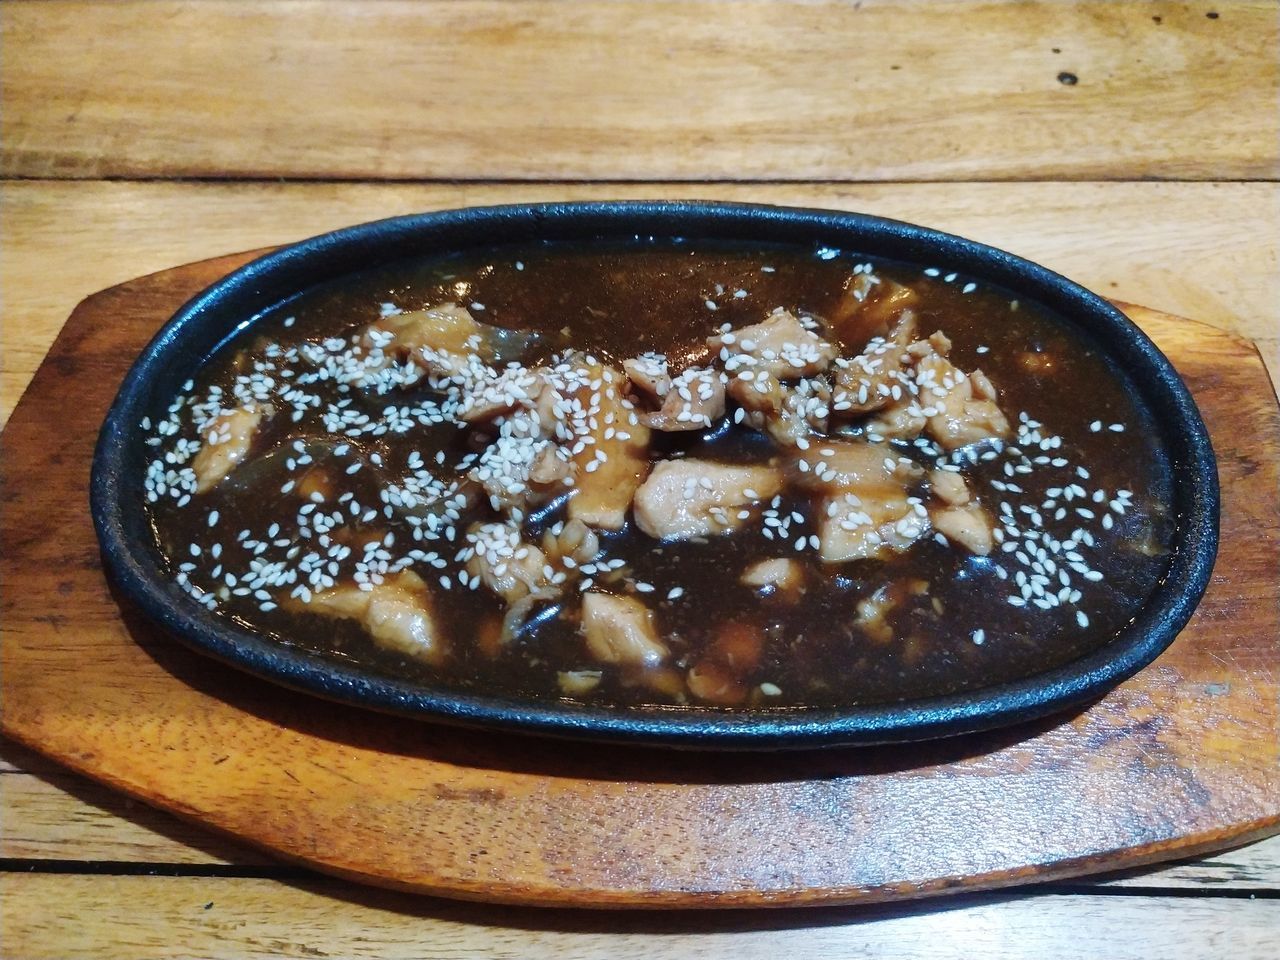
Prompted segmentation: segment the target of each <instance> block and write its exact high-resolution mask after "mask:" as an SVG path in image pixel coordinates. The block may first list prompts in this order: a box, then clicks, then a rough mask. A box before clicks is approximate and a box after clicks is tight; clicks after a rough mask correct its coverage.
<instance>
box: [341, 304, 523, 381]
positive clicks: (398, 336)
mask: <svg viewBox="0 0 1280 960" xmlns="http://www.w3.org/2000/svg"><path fill="white" fill-rule="evenodd" d="M537 337H538V335H537V334H536V333H534V332H533V331H529V330H506V329H503V328H502V327H495V326H492V325H490V324H487V323H479V322H477V321H476V320H475V318H473V317H472V316H471V314H470V313H469V312H468V311H467V310H465V309H464V308H462V307H460V306H459V305H458V304H456V303H440V304H437V305H436V306H434V307H428V308H427V309H426V310H415V311H412V312H410V313H397V314H392V315H390V316H386V317H383V318H381V319H380V320H376V321H374V322H373V323H371V324H369V326H368V327H366V328H365V333H364V337H363V343H364V346H365V348H366V349H367V350H369V351H371V352H372V351H374V350H381V351H382V352H383V353H385V354H387V355H388V356H390V357H393V358H395V359H399V360H407V359H409V358H413V359H415V360H418V361H421V362H422V363H423V364H424V365H425V366H426V368H427V370H428V371H430V372H431V373H432V374H435V375H437V376H441V377H456V376H460V375H463V374H467V375H469V376H479V375H481V374H482V373H483V372H484V371H482V370H478V369H477V367H476V366H475V363H476V361H479V362H480V364H481V366H483V364H492V363H499V362H506V361H507V360H512V359H516V358H517V357H519V356H520V355H522V354H524V353H525V351H527V350H528V348H529V346H530V345H531V344H532V343H533V342H534V341H535V340H536V339H537Z"/></svg>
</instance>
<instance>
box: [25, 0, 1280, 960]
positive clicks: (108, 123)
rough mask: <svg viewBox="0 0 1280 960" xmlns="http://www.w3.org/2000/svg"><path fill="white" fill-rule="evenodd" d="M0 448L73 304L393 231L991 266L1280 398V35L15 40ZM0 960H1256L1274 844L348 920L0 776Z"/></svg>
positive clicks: (420, 18) (640, 15)
mask: <svg viewBox="0 0 1280 960" xmlns="http://www.w3.org/2000/svg"><path fill="white" fill-rule="evenodd" d="M0 18H2V19H3V30H4V34H3V49H4V60H3V97H4V102H3V113H2V116H0V122H2V124H3V131H2V132H3V143H2V152H0V175H3V176H4V178H5V181H4V184H3V190H2V192H0V206H2V210H0V230H2V231H3V234H2V236H3V246H4V251H3V258H2V259H0V280H2V283H3V297H4V300H3V318H4V326H3V355H2V357H0V371H2V373H3V377H4V380H3V387H2V390H0V417H5V418H7V416H8V413H9V412H10V411H11V410H12V408H13V405H14V404H15V403H16V401H17V399H18V397H19V396H20V394H21V392H22V390H23V388H24V386H25V385H26V383H27V382H28V380H29V379H30V377H31V375H32V373H33V371H34V369H35V367H36V366H37V365H38V364H39V361H40V359H41V357H42V356H43V354H44V352H45V350H46V349H47V348H48V346H49V344H50V343H51V342H52V340H53V338H54V336H55V335H56V333H57V331H58V329H59V326H60V325H61V323H62V322H63V320H65V318H66V316H67V314H68V313H69V311H70V310H71V308H72V307H73V306H74V305H75V303H76V302H77V301H78V300H79V299H81V298H82V297H84V296H85V295H87V294H89V293H91V292H93V291H95V290H97V289H100V288H102V287H105V286H109V285H111V284H113V283H117V282H120V281H122V280H125V279H128V278H130V277H133V276H137V275H140V274H143V273H147V272H150V271H154V270H158V269H162V268H164V267H168V266H173V265H175V264H179V263H182V262H185V261H190V260H196V259H203V258H206V257H210V256H213V255H216V254H220V253H226V252H230V251H234V250H240V249H249V248H254V247H261V246H265V245H268V244H273V243H279V242H284V241H289V240H293V239H298V238H301V237H304V236H307V235H310V234H313V233H317V232H320V231H323V230H327V229H330V228H333V227H337V226H340V225H344V224H348V223H353V222H357V221H361V220H368V219H372V218H376V217H382V216H388V215H393V214H398V213H405V212H410V211H418V210H426V209H433V208H442V207H453V206H462V205H467V204H475V203H489V202H501V201H508V200H539V199H588V198H597V199H599V198H612V197H700V198H722V199H733V200H750V201H762V202H775V203H795V204H807V205H814V206H828V207H840V208H847V209H856V210H863V211H867V212H871V213H878V214H885V215H889V216H894V217H899V218H903V219H908V220H917V221H921V222H925V223H928V224H930V225H934V226H938V227H941V228H943V229H947V230H952V231H955V232H957V233H961V234H964V235H968V236H971V237H974V238H975V239H979V240H983V241H986V242H989V243H993V244H995V245H997V246H1002V247H1006V248H1009V249H1011V250H1014V251H1016V252H1018V253H1021V254H1023V255H1026V256H1028V257H1030V258H1032V259H1035V260H1038V261H1040V262H1042V263H1045V264H1046V265H1048V266H1050V267H1053V268H1055V269H1058V270H1060V271H1062V272H1064V273H1066V274H1067V275H1069V276H1071V277H1073V278H1074V279H1077V280H1079V281H1081V282H1083V283H1084V284H1086V285H1087V286H1090V287H1092V288H1094V289H1095V290H1098V291H1099V292H1101V293H1103V294H1105V295H1108V296H1113V297H1116V298H1119V299H1124V300H1128V301H1134V302H1139V303H1145V304H1148V305H1150V306H1153V307H1157V308H1159V309H1163V310H1167V311H1169V312H1171V313H1176V314H1181V315H1184V316H1189V317H1194V318H1196V319H1199V320H1203V321H1207V322H1209V323H1212V324H1215V325H1217V326H1220V327H1222V328H1225V329H1228V330H1231V331H1234V332H1237V333H1240V334H1242V335H1245V336H1248V337H1251V338H1253V339H1255V340H1256V341H1258V343H1259V344H1260V346H1261V348H1262V351H1263V355H1264V357H1265V358H1266V360H1267V363H1268V365H1269V367H1270V369H1271V371H1272V374H1273V376H1275V375H1276V374H1277V372H1280V266H1278V264H1277V251H1278V250H1280V242H1278V240H1280V238H1278V233H1280V231H1278V229H1277V226H1276V225H1277V223H1280V191H1277V189H1276V178H1277V173H1278V172H1280V113H1278V112H1277V109H1276V102H1277V100H1276V98H1277V93H1278V92H1280V82H1278V71H1277V62H1276V53H1275V52H1276V49H1277V41H1278V39H1280V30H1278V29H1277V8H1276V5H1275V4H1274V3H1234V2H1231V3H1226V2H1224V3H1209V4H1200V5H1191V6H1188V5H1182V4H1168V3H1160V2H1140V3H1138V2H1134V3H1129V2H1120V3H1110V4H1098V3H1078V4H1070V3H1062V2H1055V3H1000V2H993V3H986V4H982V5H965V4H960V3H948V2H940V0H913V2H908V3H897V4H890V3H873V2H865V3H826V2H814V3H783V2H760V3H738V4H723V3H701V2H683V3H679V4H646V3H632V2H618V3H590V2H580V3H552V2H540V3H504V2H489V3H478V2H470V0H463V2H453V3H430V2H428V3H379V4H359V3H357V2H351V0H348V2H343V0H332V2H308V3H260V4H254V5H237V4H222V3H200V4H182V3H167V2H166V3H114V4H111V3H62V2H41V3H23V2H16V3H8V4H5V5H4V6H3V8H0ZM0 791H3V792H2V795H0V817H2V818H3V819H2V820H0V857H3V858H4V860H3V868H4V873H3V874H2V877H3V880H2V881H0V882H3V906H2V908H0V909H2V910H3V918H2V919H3V926H2V928H0V955H3V956H5V957H23V958H25V957H71V956H86V957H89V956H91V957H157V956H199V957H206V956H227V957H247V956H275V955H283V956H362V957H363V956H367V957H412V956H432V957H437V956H477V957H482V956H513V957H550V956H554V955H562V954H569V955H575V956H602V957H605V956H607V957H627V956H655V955H687V954H690V953H693V952H694V951H698V952H700V953H705V954H707V955H718V954H729V953H732V954H733V955H735V956H748V957H749V956H774V955H777V954H779V953H781V952H783V951H786V952H787V953H790V954H792V955H796V956H813V957H818V956H822V957H826V956H852V955H859V956H861V955H866V956H882V955H884V956H888V955H911V956H920V957H971V956H985V955H990V954H994V953H996V952H999V953H1001V954H1003V955H1006V956H1011V957H1022V956H1027V957H1033V956H1034V957H1043V958H1052V957H1072V958H1075V957H1082V956H1098V957H1148V956H1188V957H1192V956H1206V957H1207V956H1223V955H1231V956H1233V957H1234V958H1236V960H1244V958H1247V957H1270V956H1274V951H1275V943H1276V941H1277V940H1278V939H1280V840H1278V839H1273V840H1271V841H1264V842H1262V843H1258V844H1254V845H1252V846H1249V847H1245V848H1241V849H1238V850H1234V851H1230V852H1227V853H1224V854H1220V855H1218V856H1215V857H1211V858H1208V859H1205V860H1200V861H1196V862H1190V863H1179V864H1173V865H1169V866H1166V867H1163V868H1160V869H1152V870H1148V871H1144V872H1142V873H1139V874H1134V875H1129V876H1122V877H1115V876H1111V877H1102V878H1097V879H1094V880H1089V881H1076V882H1073V883H1071V884H1058V885H1051V886H1042V887H1037V888H1026V889H1019V890H1015V891H1011V892H1004V893H1000V894H991V895H975V896H967V897H965V898H962V899H949V900H943V901H934V902H930V903H921V904H904V905H898V906H883V907H874V908H861V909H851V908H841V909H835V908H831V909H825V908H824V909H816V910H804V911H774V912H761V911H757V912H752V913H742V912H728V913H716V914H673V913H647V914H618V913H566V912H560V911H555V912H553V911H538V910H533V909H514V908H504V907H491V906H482V905H474V904H460V903H449V902H444V901H438V900H430V899H425V898H416V897H412V896H408V895H402V894H394V893H387V892H380V891H376V890H370V889H362V888H355V887H353V886H351V885H350V884H348V883H344V882H342V881H339V880H334V879H328V878H323V877H319V876H316V875H313V874H310V873H308V872H306V871H303V870H301V869H298V868H292V867H286V866H282V865H279V864H276V863H273V862H271V861H270V860H269V859H267V858H265V857H264V856H262V855H261V854H259V853H257V852H255V851H252V850H249V849H247V848H245V847H243V846H241V845H239V844H237V843H235V842H233V841H230V840H227V839H224V838H220V837H217V836H214V835H211V834H209V833H207V832H205V831H203V830H201V829H200V828H198V827H195V826H190V825H187V824H185V823H183V822H181V821H179V820H177V819H174V818H173V817H171V816H169V815H168V814H162V813H160V812H157V811H153V810H151V809H149V808H146V807H143V806H140V805H137V804H135V803H133V802H132V801H129V800H127V799H124V798H122V797H120V796H118V795H116V794H114V793H112V792H111V791H109V790H107V789H105V788H103V787H100V786H98V785H96V784H93V783H91V782H89V781H86V780H83V779H81V778H79V777H77V776H75V775H72V774H70V773H67V772H64V771H63V770H61V769H60V768H58V767H56V766H55V765H53V764H51V763H50V762H48V761H46V760H43V759H42V758H41V757H40V756H38V755H37V754H34V753H31V752H29V751H27V750H24V749H21V748H18V747H16V746H13V745H0Z"/></svg>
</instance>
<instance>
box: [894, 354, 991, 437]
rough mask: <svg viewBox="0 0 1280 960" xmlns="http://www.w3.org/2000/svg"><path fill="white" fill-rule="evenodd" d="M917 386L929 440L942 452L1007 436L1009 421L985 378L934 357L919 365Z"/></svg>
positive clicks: (938, 356) (935, 355)
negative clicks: (925, 418) (939, 447)
mask: <svg viewBox="0 0 1280 960" xmlns="http://www.w3.org/2000/svg"><path fill="white" fill-rule="evenodd" d="M917 382H918V383H919V384H920V385H921V387H922V390H921V397H920V403H921V404H922V405H926V404H928V405H931V406H925V412H926V413H930V412H931V411H932V414H931V415H930V416H929V417H928V422H927V424H926V429H927V430H928V433H929V436H931V437H932V438H933V439H934V440H936V441H937V442H938V444H939V445H940V446H941V447H942V448H943V449H944V450H958V449H959V448H960V447H967V446H968V445H969V444H971V443H980V442H981V441H983V440H991V439H997V438H998V439H1004V438H1006V437H1008V436H1009V435H1010V433H1011V431H1010V428H1009V421H1008V419H1007V418H1006V417H1005V415H1004V412H1003V411H1002V410H1001V409H1000V407H999V406H998V405H997V404H996V389H995V387H994V385H992V383H991V381H990V380H989V379H987V376H986V374H984V373H983V372H982V371H981V370H975V371H973V373H971V374H965V373H964V371H962V370H960V369H959V368H958V367H956V366H955V365H953V364H952V363H951V361H949V360H947V359H946V358H945V357H943V356H941V355H939V354H937V353H934V354H931V355H930V356H927V357H925V358H924V359H922V360H921V361H920V364H919V366H918V373H917Z"/></svg>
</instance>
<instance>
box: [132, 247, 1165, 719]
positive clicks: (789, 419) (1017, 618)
mask: <svg viewBox="0 0 1280 960" xmlns="http://www.w3.org/2000/svg"><path fill="white" fill-rule="evenodd" d="M142 426H143V428H144V429H145V430H146V432H147V434H148V439H147V441H146V442H147V443H148V444H149V445H150V447H151V450H150V452H149V455H148V456H149V463H150V468H149V471H148V473H147V477H146V496H147V501H148V503H147V508H148V509H149V511H150V513H151V518H152V522H153V526H154V529H155V532H156V538H157V542H158V545H159V547H160V549H161V550H162V551H163V552H164V554H165V555H166V557H167V558H168V562H169V566H170V568H171V571H172V574H173V576H174V578H175V579H176V581H177V582H178V583H179V584H180V585H181V586H182V587H183V588H184V589H185V590H186V591H187V592H188V593H189V594H190V595H191V596H192V597H194V598H195V599H196V600H198V601H199V602H201V603H203V604H204V605H205V606H207V607H208V608H209V609H210V610H213V611H216V612H218V613H219V614H221V615H224V616H226V617H230V618H233V619H234V620H236V621H237V622H240V623H242V624H246V625H249V626H251V627H253V628H254V629H256V630H258V631H260V632H262V633H263V634H266V635H268V636H271V637H274V638H276V639H278V641H279V642H280V643H283V644H291V645H295V646H300V647H303V648H306V649H308V650H311V651H314V652H315V653H317V654H318V655H320V656H324V657H330V658H336V659H341V660H347V661H354V662H358V663H360V664H363V665H365V666H366V667H368V668H369V669H372V670H375V671H377V672H379V673H382V674H385V675H388V676H394V677H401V678H407V679H411V680H414V681H421V682H423V683H424V684H429V685H431V686H433V687H445V688H451V689H459V690H468V691H485V692H499V693H505V694H517V695H528V696H532V697H541V698H551V699H556V700H568V701H583V702H598V703H606V704H623V705H625V704H634V703H667V704H705V705H716V706H721V707H752V708H767V707H770V706H778V707H784V706H786V707H791V706H797V705H806V706H807V705H812V706H849V705H858V704H873V703H884V702H893V701H896V700H902V699H908V698H915V697H920V696H929V695H936V694H944V693H952V692H956V691H962V690H967V689H974V688H977V687H982V686H986V685H988V684H991V683H996V682H1000V681H1003V680H1009V679H1015V678H1019V677H1024V676H1029V675H1032V674H1034V673H1036V672H1038V671H1041V670H1044V669H1046V668H1049V667H1052V666H1056V665H1059V664H1062V663H1065V662H1068V661H1069V660H1071V659H1074V658H1076V657H1078V656H1080V655H1082V654H1084V653H1086V652H1088V651H1090V650H1092V649H1095V648H1097V647H1099V646H1101V645H1102V644H1104V643H1105V642H1106V641H1107V640H1108V639H1109V638H1110V637H1111V636H1112V635H1113V634H1114V633H1115V631H1117V630H1118V629H1120V628H1121V627H1123V626H1124V625H1125V624H1126V623H1127V622H1128V621H1129V620H1130V619H1131V617H1132V616H1133V614H1134V612H1135V611H1136V610H1137V609H1138V607H1139V606H1140V605H1141V603H1142V602H1143V600H1144V598H1145V597H1146V596H1147V595H1148V594H1149V593H1150V591H1151V590H1152V589H1153V588H1154V587H1155V585H1156V584H1157V582H1158V581H1159V579H1160V577H1161V575H1162V572H1163V570H1164V569H1165V567H1166V565H1167V561H1168V556H1167V544H1168V542H1169V537H1170V534H1171V522H1170V519H1169V517H1168V514H1167V503H1168V499H1169V485H1170V478H1169V471H1168V465H1167V461H1166V458H1165V457H1164V454H1163V451H1162V450H1161V448H1160V447H1159V445H1158V443H1157V441H1156V440H1155V439H1154V436H1155V432H1154V431H1153V430H1152V429H1151V425H1150V422H1149V415H1148V413H1147V411H1146V410H1144V409H1143V408H1142V407H1141V406H1139V405H1137V403H1136V402H1135V400H1134V399H1133V394H1132V392H1131V391H1130V390H1129V389H1128V387H1127V384H1126V381H1125V379H1124V375H1123V373H1122V371H1119V370H1116V369H1114V368H1113V367H1112V366H1111V365H1109V362H1108V361H1107V360H1106V359H1105V358H1104V357H1103V356H1102V355H1101V354H1100V352H1099V351H1098V350H1097V349H1096V348H1095V347H1094V345H1093V344H1092V343H1091V342H1090V341H1089V340H1088V339H1086V338H1085V337H1084V336H1083V335H1082V334H1081V333H1079V332H1077V331H1073V330H1072V329H1071V328H1070V327H1068V326H1067V325H1066V324H1064V323H1063V322H1061V321H1060V320H1059V319H1057V318H1056V317H1055V316H1053V315H1052V314H1051V313H1049V312H1047V311H1045V310H1042V309H1040V308H1038V307H1037V306H1036V305H1035V304H1031V303H1019V302H1018V301H1017V300H1015V299H1011V297H1010V295H1009V294H1008V293H1007V292H1004V291H1001V290H999V289H995V288H988V287H985V286H983V285H981V284H979V283H977V282H975V281H973V280H969V279H966V278H964V277H962V276H958V275H956V274H953V273H949V272H946V271H943V270H939V269H934V268H929V267H926V268H923V269H922V268H921V267H918V266H917V267H913V266H907V265H903V264H899V263H893V262H884V261H877V260H868V259H866V258H864V257H859V256H857V255H856V254H846V253H844V252H841V251H837V250H832V249H819V250H813V249H800V248H796V247H785V246H777V247H774V246H768V247H760V246H756V247H754V248H750V247H745V246H741V245H733V244H728V243H711V242H693V241H689V242H683V241H680V240H655V239H637V240H636V241H634V242H632V243H627V244H620V243H612V244H565V243H557V244H536V245H526V246H522V247H518V248H513V247H506V248H499V249H492V250H485V251H472V252H470V253H465V254H458V255H454V256H451V257H443V258H437V259H434V260H430V261H418V262H405V263H400V264H393V265H390V266H387V267H385V268H382V269H379V270H377V271H373V272H370V273H366V274H362V275H359V276H356V277H348V278H344V279H342V280H341V281H336V282H335V283H334V284H331V285H329V286H326V287H322V288H319V289H316V290H312V291H309V292H307V293H305V294H303V295H301V296H299V297H297V298H295V299H294V300H293V301H291V302H289V303H286V304H284V305H282V306H280V307H279V308H277V309H275V310H274V311H272V312H271V313H269V314H268V315H266V316H264V317H261V318H258V319H257V320H255V322H253V323H252V324H251V325H250V326H249V327H248V328H247V330H246V331H245V332H244V333H243V334H241V335H239V336H238V337H236V338H234V339H233V340H232V341H231V342H230V343H229V344H228V345H227V346H225V347H224V348H223V349H222V350H220V351H219V352H218V353H217V354H216V355H215V356H214V357H212V358H211V359H210V360H209V361H208V362H207V363H206V364H205V365H204V366H203V367H202V368H201V370H200V372H199V374H198V376H197V377H196V378H195V379H194V381H192V382H189V383H187V384H186V385H185V387H184V390H183V392H182V393H181V395H180V396H177V397H175V398H174V399H173V402H172V404H171V406H169V408H168V409H167V411H166V412H165V414H164V415H163V417H162V418H155V422H152V420H151V419H148V420H147V421H144V423H143V424H142Z"/></svg>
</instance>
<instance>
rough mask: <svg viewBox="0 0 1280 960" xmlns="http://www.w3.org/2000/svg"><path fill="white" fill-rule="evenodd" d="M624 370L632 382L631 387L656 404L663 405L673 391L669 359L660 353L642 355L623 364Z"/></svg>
mask: <svg viewBox="0 0 1280 960" xmlns="http://www.w3.org/2000/svg"><path fill="white" fill-rule="evenodd" d="M622 369H623V371H624V372H625V373H626V375H627V379H628V380H630V381H631V386H632V387H633V388H635V389H636V390H638V391H640V392H641V393H643V394H645V395H646V396H647V397H648V398H649V399H650V400H652V401H653V402H654V403H662V401H663V400H664V399H665V398H666V396H667V393H668V392H670V390H671V375H670V374H669V373H668V372H667V358H666V357H664V356H663V355H662V354H660V353H642V354H640V356H638V357H635V358H633V359H631V360H627V361H625V362H623V364H622Z"/></svg>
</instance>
